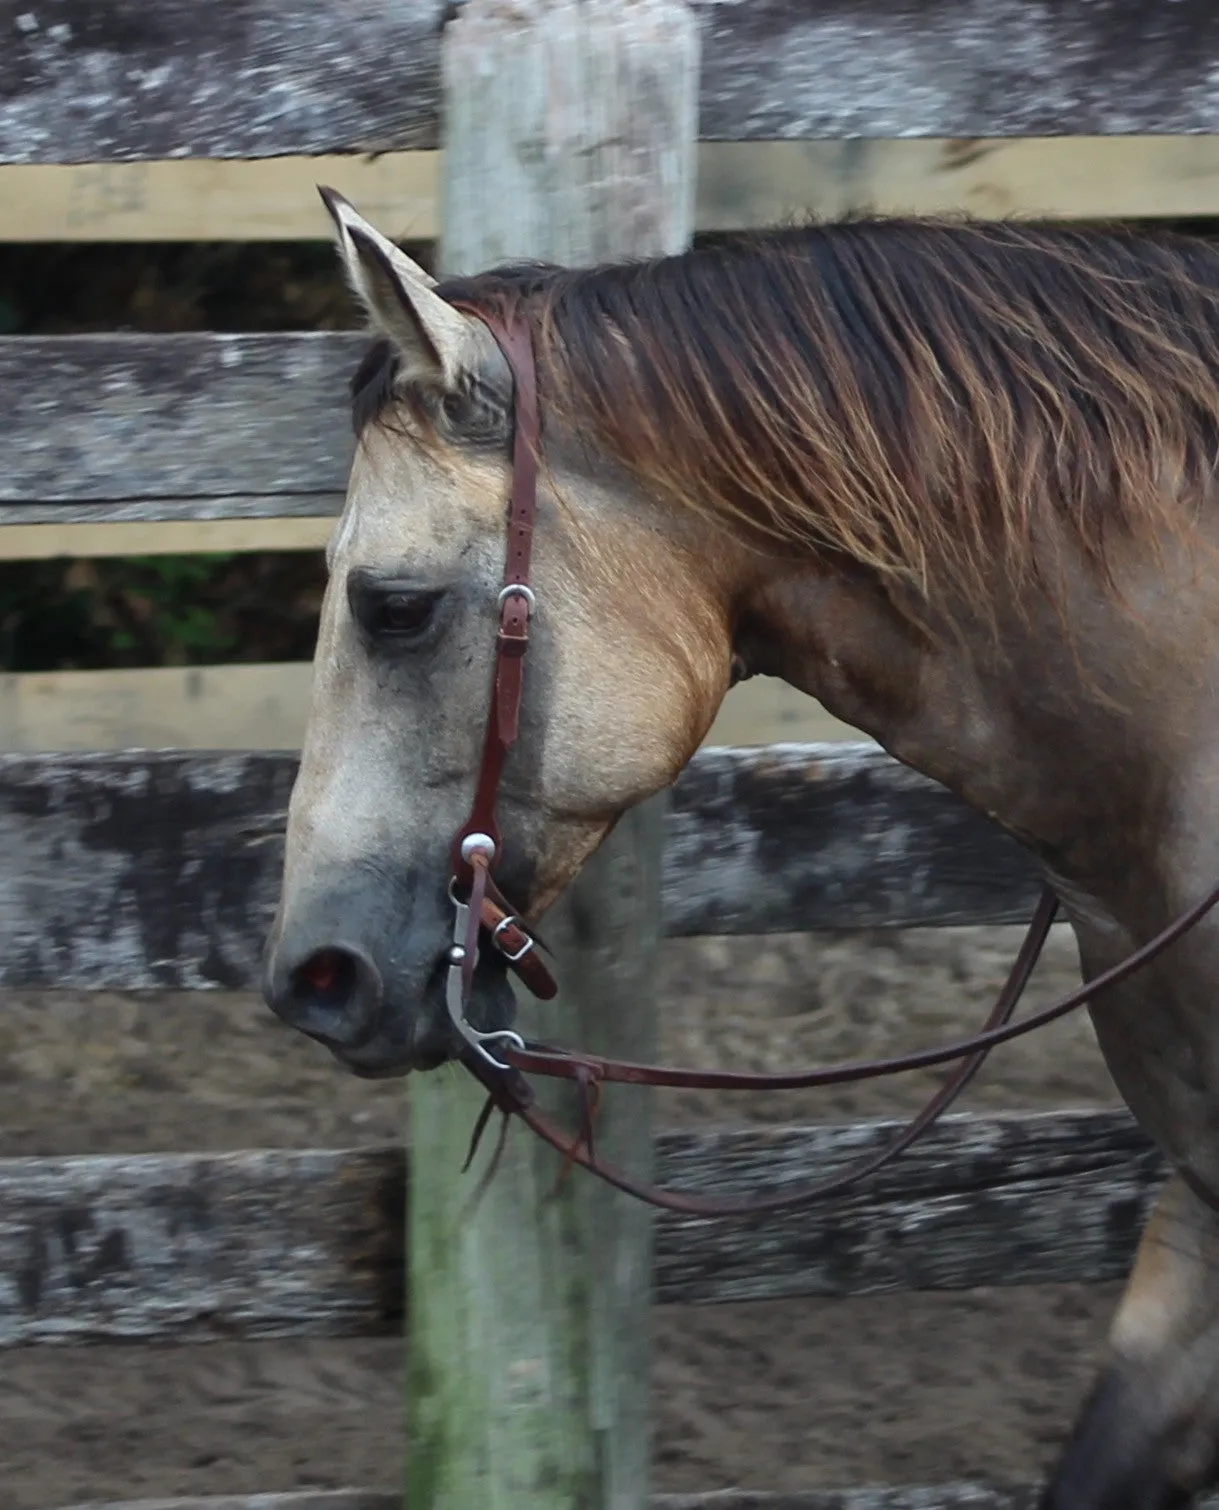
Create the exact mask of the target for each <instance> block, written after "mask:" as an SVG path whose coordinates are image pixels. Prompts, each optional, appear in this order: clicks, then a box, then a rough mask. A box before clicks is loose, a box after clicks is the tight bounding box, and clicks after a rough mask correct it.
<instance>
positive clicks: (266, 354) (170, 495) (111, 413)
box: [0, 65, 367, 524]
mask: <svg viewBox="0 0 1219 1510" xmlns="http://www.w3.org/2000/svg"><path fill="white" fill-rule="evenodd" d="M0 66H2V65H0ZM366 345H367V338H366V337H364V336H362V335H360V334H359V333H357V332H342V333H339V332H334V333H329V332H325V333H316V334H306V335H291V336H273V335H272V336H266V335H163V336H136V335H106V336H47V337H43V336H12V337H9V338H7V339H6V340H3V341H0V405H2V406H3V409H4V415H5V451H4V466H3V468H0V523H11V524H22V523H24V524H37V523H53V522H68V521H69V520H71V519H81V518H85V519H103V518H104V519H130V518H164V517H183V516H184V515H185V514H186V512H187V511H186V509H185V508H184V507H183V504H182V500H188V499H189V500H192V501H193V504H192V506H191V508H190V510H189V514H190V517H192V518H222V517H225V516H229V517H231V516H233V515H235V514H243V513H268V512H275V513H322V512H327V511H329V510H331V509H332V508H334V507H335V503H336V495H341V494H342V493H343V491H344V490H345V488H346V485H347V469H348V467H349V465H350V461H351V451H352V442H351V425H350V420H349V411H348V399H347V378H348V375H349V374H350V373H351V372H352V371H353V370H354V368H355V366H356V364H357V363H358V361H359V359H360V355H361V353H362V352H363V350H364V349H365V347H366ZM171 501H172V505H173V506H172V507H171V506H170V503H171ZM84 503H88V504H89V505H92V507H90V508H88V509H86V510H83V511H78V512H76V513H71V512H70V511H69V510H68V509H67V508H66V507H65V506H66V505H71V504H77V505H79V504H84ZM12 505H23V507H20V508H14V507H12ZM103 506H104V507H103Z"/></svg>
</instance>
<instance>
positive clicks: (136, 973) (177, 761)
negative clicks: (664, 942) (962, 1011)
mask: <svg viewBox="0 0 1219 1510" xmlns="http://www.w3.org/2000/svg"><path fill="white" fill-rule="evenodd" d="M295 771H296V757H295V756H292V755H276V754H265V753H232V754H215V755H203V754H189V753H183V752H174V751H168V752H163V753H146V752H142V751H133V752H127V753H119V754H97V755H3V756H0V853H3V854H4V855H5V857H6V862H7V863H6V864H5V866H4V868H3V870H0V986H10V987H11V986H23V987H35V986H43V987H46V986H58V987H61V988H64V989H90V988H101V989H105V988H109V989H120V990H121V989H127V990H152V989H188V990H189V989H196V988H214V987H226V988H229V989H237V988H248V987H250V986H251V985H253V984H255V983H256V982H257V980H258V972H259V964H260V959H261V952H262V946H263V940H264V938H265V935H266V930H267V925H268V923H269V921H270V918H271V914H272V912H273V910H274V907H275V899H276V895H277V888H278V884H279V867H280V864H281V860H282V834H283V828H284V821H285V814H286V811H287V805H288V796H289V793H290V791H291V787H292V780H293V777H294V775H295ZM666 822H667V831H666V843H665V851H664V861H663V872H662V897H663V908H664V925H665V929H666V931H667V932H668V933H669V934H670V935H671V936H685V937H689V936H696V935H701V934H765V933H787V932H803V931H808V930H812V929H821V928H856V927H911V926H919V925H926V924H952V923H1011V922H1022V921H1026V920H1027V919H1028V917H1029V916H1030V914H1031V912H1032V908H1033V906H1034V904H1035V901H1036V897H1037V891H1038V880H1037V877H1036V874H1035V872H1034V870H1033V867H1032V864H1031V862H1030V861H1029V858H1028V856H1027V855H1026V854H1025V853H1024V852H1023V851H1022V850H1021V849H1020V848H1019V847H1018V846H1017V845H1016V844H1015V842H1014V841H1013V840H1011V839H1009V838H1008V837H1007V836H1006V835H1004V834H1003V833H1001V832H1000V831H999V830H998V829H997V828H995V827H994V826H993V825H992V824H990V823H989V822H987V820H986V819H985V818H982V817H980V816H979V815H978V814H977V813H975V812H974V811H973V810H972V809H970V808H967V807H966V806H965V805H964V804H963V803H961V802H959V801H958V800H957V799H956V798H955V797H954V796H953V795H952V794H951V793H950V792H948V791H946V790H945V789H944V788H943V787H941V786H939V785H937V784H936V783H935V782H933V781H929V780H927V779H926V778H925V777H922V776H919V775H916V774H915V773H913V772H911V771H910V770H908V769H907V768H906V767H904V766H901V765H899V764H898V763H897V762H896V761H895V760H892V759H891V758H890V757H889V756H888V755H886V754H884V753H883V752H882V751H880V750H878V749H877V748H876V747H875V746H873V745H846V744H828V745H769V746H761V747H757V748H741V749H729V748H719V749H714V748H713V749H707V750H703V751H701V752H700V753H699V754H698V755H696V756H695V757H694V760H693V761H692V762H691V764H690V765H689V766H688V767H687V769H686V770H685V771H684V772H683V773H682V775H681V776H680V777H679V779H678V781H677V784H676V786H675V787H674V790H673V800H672V804H671V808H670V811H669V814H668V817H667V820H666ZM437 873H438V874H439V870H438V872H437ZM2 1010H3V1006H2V1004H0V1011H2Z"/></svg>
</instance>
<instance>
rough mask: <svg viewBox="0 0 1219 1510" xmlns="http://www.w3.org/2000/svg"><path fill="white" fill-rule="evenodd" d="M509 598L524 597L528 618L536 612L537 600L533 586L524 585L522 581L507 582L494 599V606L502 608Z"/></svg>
mask: <svg viewBox="0 0 1219 1510" xmlns="http://www.w3.org/2000/svg"><path fill="white" fill-rule="evenodd" d="M509 598H524V600H525V606H526V608H528V610H529V617H530V618H533V616H534V614H535V613H536V612H537V606H538V600H537V599H536V598H535V597H534V595H533V588H532V587H526V586H525V584H524V583H523V582H509V583H508V585H507V587H504V588H502V589H501V590H500V595H499V597H498V598H497V599H496V600H495V606H496V607H497V608H503V606H504V604H505V603H506V602H507V601H508V599H509Z"/></svg>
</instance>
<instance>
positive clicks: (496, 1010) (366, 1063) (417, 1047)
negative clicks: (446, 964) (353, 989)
mask: <svg viewBox="0 0 1219 1510" xmlns="http://www.w3.org/2000/svg"><path fill="white" fill-rule="evenodd" d="M468 1015H469V1020H470V1022H471V1024H472V1025H473V1026H474V1027H475V1028H477V1029H478V1030H479V1031H480V1032H484V1033H485V1032H495V1031H498V1030H500V1029H503V1028H508V1027H511V1025H512V1023H513V1021H514V1019H515V1017H516V997H515V996H514V994H513V991H512V986H511V984H510V982H509V980H508V976H507V973H506V971H505V970H504V969H503V968H502V966H500V964H499V962H498V961H497V960H492V961H488V962H487V963H484V964H480V965H479V968H478V971H477V973H476V974H475V977H474V990H473V994H472V996H471V1000H470V1004H469V1009H468ZM328 1047H329V1048H330V1052H331V1054H332V1055H333V1056H334V1058H335V1059H336V1060H337V1061H338V1063H339V1064H341V1065H342V1066H343V1068H344V1069H346V1070H348V1071H349V1072H350V1073H351V1074H353V1075H355V1076H356V1077H357V1079H360V1080H392V1079H400V1078H402V1077H404V1076H406V1075H410V1074H413V1073H425V1074H426V1073H427V1072H429V1071H431V1070H438V1069H441V1068H443V1066H444V1065H446V1064H452V1063H454V1062H455V1061H456V1060H457V1059H458V1058H459V1057H460V1056H461V1054H462V1051H463V1050H464V1049H465V1048H466V1041H465V1039H464V1038H463V1037H462V1035H461V1033H460V1032H459V1030H458V1028H457V1026H456V1025H455V1024H454V1022H453V1021H452V1019H451V1018H450V1017H449V1013H448V1009H447V1007H446V1005H445V999H444V980H443V975H442V974H438V975H437V976H436V977H435V978H434V979H433V980H431V981H429V983H428V987H427V989H426V990H425V992H424V993H423V997H422V1000H417V1001H416V1002H415V1003H414V1004H412V1005H409V1006H408V1005H407V1004H406V1003H404V1002H398V1001H395V1000H394V999H393V998H392V997H391V998H389V999H387V1000H386V1001H385V1002H384V1004H383V1005H382V1008H381V1012H380V1015H379V1018H378V1021H377V1024H376V1027H375V1028H374V1030H373V1032H372V1033H371V1034H370V1035H369V1037H368V1038H367V1039H365V1040H362V1041H361V1042H360V1043H359V1044H358V1045H337V1044H331V1045H328Z"/></svg>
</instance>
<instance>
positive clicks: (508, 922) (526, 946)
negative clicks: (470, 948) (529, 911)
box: [491, 913, 534, 965]
mask: <svg viewBox="0 0 1219 1510" xmlns="http://www.w3.org/2000/svg"><path fill="white" fill-rule="evenodd" d="M514 923H515V924H516V926H517V927H518V928H519V929H520V930H521V932H522V933H523V934H524V935H525V942H524V943H523V944H522V945H521V947H520V948H519V949H518V950H517V951H516V953H515V954H509V953H508V951H507V950H506V949H505V948H504V946H503V944H501V943H500V941H499V936H500V934H501V933H502V932H503V931H504V929H505V928H509V927H511V926H512V924H514ZM491 942H492V943H493V944H494V945H495V947H496V948H497V949H498V950H499V952H500V953H501V954H502V955H503V956H504V958H505V959H506V960H507V961H508V963H509V964H510V965H515V964H517V963H518V962H519V961H520V960H523V959H524V958H525V956H526V955H527V954H528V953H529V951H530V950H531V949H532V948H533V942H534V941H533V939H532V937H531V936H530V933H529V930H528V929H527V928H526V927H525V925H524V924H523V923H522V922H521V920H520V918H518V917H517V916H516V914H515V913H510V914H509V915H508V916H507V917H506V918H502V919H501V920H500V921H499V922H498V923H496V925H495V927H494V929H493V930H492V932H491Z"/></svg>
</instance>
